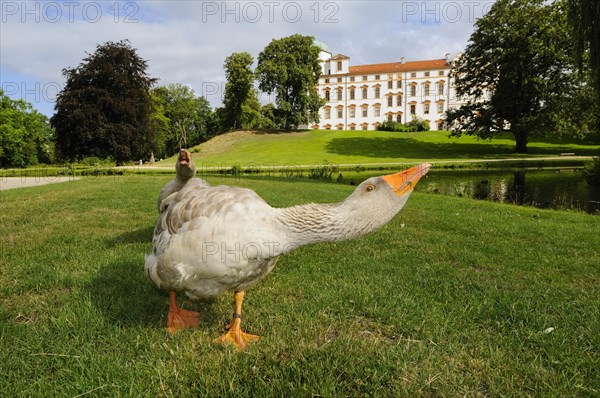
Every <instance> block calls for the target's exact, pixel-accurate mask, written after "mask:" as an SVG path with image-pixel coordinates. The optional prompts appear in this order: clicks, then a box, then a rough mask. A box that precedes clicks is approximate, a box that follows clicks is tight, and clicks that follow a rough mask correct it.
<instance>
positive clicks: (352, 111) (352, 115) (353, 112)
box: [348, 107, 356, 117]
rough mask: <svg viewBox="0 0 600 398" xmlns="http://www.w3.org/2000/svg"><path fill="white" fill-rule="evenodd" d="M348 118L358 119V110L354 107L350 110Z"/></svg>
mask: <svg viewBox="0 0 600 398" xmlns="http://www.w3.org/2000/svg"><path fill="white" fill-rule="evenodd" d="M348 116H349V117H356V108H354V107H352V108H348Z"/></svg>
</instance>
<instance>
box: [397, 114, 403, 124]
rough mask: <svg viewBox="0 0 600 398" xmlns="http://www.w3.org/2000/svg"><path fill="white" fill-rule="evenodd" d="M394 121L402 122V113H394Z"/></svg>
mask: <svg viewBox="0 0 600 398" xmlns="http://www.w3.org/2000/svg"><path fill="white" fill-rule="evenodd" d="M396 122H398V123H402V114H401V113H399V114H397V115H396Z"/></svg>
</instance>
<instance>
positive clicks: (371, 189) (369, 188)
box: [365, 184, 375, 192]
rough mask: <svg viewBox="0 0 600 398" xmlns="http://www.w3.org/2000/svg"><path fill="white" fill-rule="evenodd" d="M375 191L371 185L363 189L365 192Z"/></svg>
mask: <svg viewBox="0 0 600 398" xmlns="http://www.w3.org/2000/svg"><path fill="white" fill-rule="evenodd" d="M374 190H375V187H374V186H373V185H371V184H369V185H367V187H366V188H365V191H367V192H373V191H374Z"/></svg>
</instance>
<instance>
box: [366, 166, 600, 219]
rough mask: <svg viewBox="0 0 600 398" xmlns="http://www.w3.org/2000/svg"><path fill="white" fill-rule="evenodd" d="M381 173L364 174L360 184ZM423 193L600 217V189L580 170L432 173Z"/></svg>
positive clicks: (419, 187) (420, 188)
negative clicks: (575, 210)
mask: <svg viewBox="0 0 600 398" xmlns="http://www.w3.org/2000/svg"><path fill="white" fill-rule="evenodd" d="M380 174H382V173H381V172H379V173H360V174H358V175H357V177H358V178H355V180H357V182H359V181H362V180H364V179H366V178H368V177H370V176H371V175H380ZM416 190H417V191H421V192H434V193H442V194H446V195H454V196H464V197H469V198H475V199H482V200H492V201H496V202H506V203H513V204H518V205H531V206H536V207H540V208H554V209H578V210H583V211H586V212H588V213H594V214H600V187H595V186H591V185H589V184H588V183H587V182H586V181H585V179H584V178H583V175H582V172H581V170H580V169H573V168H569V169H554V170H548V169H546V170H537V169H536V170H532V169H514V170H461V171H454V170H453V171H444V170H431V171H430V172H429V173H428V174H427V176H426V178H424V179H422V180H421V181H420V182H419V184H418V185H417V188H416Z"/></svg>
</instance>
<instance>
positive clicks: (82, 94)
mask: <svg viewBox="0 0 600 398" xmlns="http://www.w3.org/2000/svg"><path fill="white" fill-rule="evenodd" d="M147 67H148V64H147V62H146V61H145V60H143V59H142V58H140V57H139V56H138V55H137V53H136V50H135V49H134V48H132V47H131V45H130V43H129V42H128V41H127V40H123V41H120V42H117V43H114V42H107V43H105V44H102V45H98V46H97V47H96V51H95V52H94V53H93V54H91V55H88V56H87V57H86V58H84V59H83V62H82V63H81V64H79V66H77V67H76V68H65V69H63V75H64V77H65V78H66V84H65V87H64V88H63V89H62V91H61V92H60V93H59V94H58V97H57V100H56V105H55V112H56V113H55V114H54V116H53V117H52V118H51V121H50V122H51V124H52V126H53V127H54V128H55V130H56V144H57V150H58V153H59V155H60V156H61V157H62V158H64V159H66V160H75V159H81V158H83V157H85V156H97V157H101V158H107V157H112V158H113V159H114V160H115V161H116V162H117V164H122V163H123V162H124V161H126V160H131V159H139V158H146V157H148V156H149V155H150V152H151V151H153V150H156V145H155V144H156V137H155V132H154V130H153V129H152V122H151V112H152V107H153V105H152V100H151V97H150V89H151V86H152V85H153V84H154V82H155V81H156V79H153V78H150V77H149V76H148V74H147V73H146V69H147Z"/></svg>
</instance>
